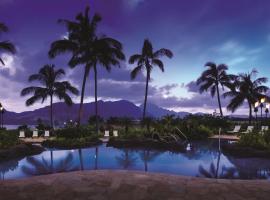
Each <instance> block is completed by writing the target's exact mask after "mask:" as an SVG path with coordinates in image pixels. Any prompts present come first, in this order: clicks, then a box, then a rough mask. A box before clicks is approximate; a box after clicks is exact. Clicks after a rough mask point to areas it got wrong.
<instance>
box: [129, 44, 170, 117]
mask: <svg viewBox="0 0 270 200" xmlns="http://www.w3.org/2000/svg"><path fill="white" fill-rule="evenodd" d="M162 56H166V57H168V58H172V57H173V53H172V52H171V51H170V50H169V49H165V48H162V49H159V50H157V51H155V52H154V51H153V46H152V44H151V42H150V41H149V40H148V39H145V40H144V43H143V48H142V52H141V54H134V55H132V56H131V57H130V58H129V64H134V63H135V62H136V67H135V68H134V69H133V70H132V72H131V79H135V78H136V76H137V75H138V74H139V72H140V71H142V69H143V68H145V69H146V86H145V96H144V106H143V119H144V118H145V114H146V104H147V96H148V84H149V80H150V75H151V72H152V70H153V68H154V66H157V67H159V69H160V70H161V71H162V72H164V64H163V62H162V61H161V60H160V58H161V57H162Z"/></svg>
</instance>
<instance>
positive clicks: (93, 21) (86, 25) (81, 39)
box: [49, 7, 101, 125]
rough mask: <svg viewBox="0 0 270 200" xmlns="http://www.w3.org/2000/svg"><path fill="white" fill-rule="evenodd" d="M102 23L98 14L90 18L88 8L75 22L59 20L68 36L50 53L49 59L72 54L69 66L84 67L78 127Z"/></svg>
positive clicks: (56, 44) (57, 43) (54, 46)
mask: <svg viewBox="0 0 270 200" xmlns="http://www.w3.org/2000/svg"><path fill="white" fill-rule="evenodd" d="M100 21H101V17H100V16H99V15H98V14H94V16H93V17H92V18H90V17H89V7H86V9H85V11H84V13H79V14H78V15H77V16H76V18H75V21H70V20H63V19H61V20H59V23H61V24H64V25H65V26H66V28H67V32H68V35H67V37H65V38H63V39H60V40H57V41H55V42H53V43H52V44H51V48H50V51H49V57H51V58H54V57H56V56H57V55H60V54H63V53H66V52H68V53H72V56H71V58H70V60H69V62H68V64H69V66H70V67H71V68H74V67H76V66H79V65H83V66H84V74H83V82H82V89H81V100H80V108H79V116H78V125H80V122H81V118H82V115H83V101H84V94H85V84H86V79H87V77H88V76H89V72H90V68H91V67H92V66H93V62H92V60H91V56H92V41H93V40H94V38H95V37H96V29H97V25H98V23H99V22H100Z"/></svg>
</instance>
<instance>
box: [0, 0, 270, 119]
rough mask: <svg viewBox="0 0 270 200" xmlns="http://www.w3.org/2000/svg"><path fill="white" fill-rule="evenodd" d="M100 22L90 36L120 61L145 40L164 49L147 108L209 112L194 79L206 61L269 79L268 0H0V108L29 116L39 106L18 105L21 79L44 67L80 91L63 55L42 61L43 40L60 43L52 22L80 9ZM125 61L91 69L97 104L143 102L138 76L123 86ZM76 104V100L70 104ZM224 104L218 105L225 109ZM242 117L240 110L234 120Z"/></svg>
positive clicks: (61, 30) (76, 73)
mask: <svg viewBox="0 0 270 200" xmlns="http://www.w3.org/2000/svg"><path fill="white" fill-rule="evenodd" d="M87 5H89V6H90V12H91V14H93V13H94V12H97V13H99V14H100V15H101V16H102V17H103V21H102V22H101V23H100V25H99V27H98V30H99V33H100V34H106V35H108V36H110V37H114V38H116V39H118V40H119V41H121V42H122V43H123V46H124V51H125V54H126V57H127V58H129V56H130V55H132V54H134V53H139V52H140V51H141V47H142V44H143V40H144V39H145V38H149V39H150V40H151V42H152V43H153V46H154V49H158V48H162V47H164V48H169V49H171V50H172V51H173V53H174V57H173V59H171V60H169V59H167V58H164V59H163V60H164V63H165V73H161V72H160V71H159V70H158V69H155V70H154V73H153V74H152V80H151V83H150V91H149V102H151V103H155V104H157V105H159V106H161V107H165V108H169V109H173V110H176V111H189V112H213V110H214V109H216V108H217V100H216V98H214V99H212V98H211V97H210V95H209V94H202V95H201V94H199V93H198V90H197V86H196V85H195V84H194V82H193V81H194V80H196V79H197V78H198V76H199V75H200V73H201V72H202V70H203V69H204V68H203V66H204V64H205V63H206V61H213V62H216V63H225V64H227V65H228V66H229V72H230V73H240V72H248V71H251V70H252V68H256V69H257V70H258V71H259V76H266V77H269V76H270V68H269V64H268V62H270V60H269V55H270V1H263V0H261V1H254V0H227V1H224V0H204V1H202V0H54V1H37V0H0V13H1V14H0V21H1V22H4V23H5V24H6V25H8V27H9V29H10V32H9V33H7V34H1V35H0V41H2V40H10V41H12V42H13V43H14V44H15V45H16V47H17V49H18V53H17V54H16V55H14V56H13V55H8V54H3V53H1V52H0V54H1V57H3V58H4V60H5V61H6V66H4V67H2V66H1V67H0V85H1V89H0V102H2V103H3V105H4V106H5V107H6V109H8V110H11V111H16V112H20V111H25V110H33V109H35V108H38V107H41V106H45V105H47V102H45V103H44V105H42V104H39V103H37V104H35V105H34V106H31V107H28V108H27V107H26V106H25V99H26V98H22V97H20V91H21V90H22V88H24V87H26V86H28V85H29V83H28V82H27V78H28V76H29V75H30V74H32V73H36V72H37V71H38V69H39V68H41V67H42V66H43V65H44V64H51V63H54V64H56V66H57V67H61V68H64V69H65V70H66V72H67V75H66V77H65V79H68V80H69V81H71V82H72V83H73V84H75V85H76V86H77V87H78V88H79V89H80V88H81V82H82V81H81V79H82V75H83V74H82V69H83V67H80V66H78V67H77V68H76V69H75V70H71V69H69V67H68V66H67V61H68V58H69V56H70V55H68V54H67V55H65V56H59V57H58V58H56V59H53V60H50V59H49V58H48V55H47V53H48V50H49V47H50V44H51V42H53V41H54V40H57V39H59V38H61V37H64V36H65V34H66V29H65V27H64V26H62V25H60V24H58V23H57V20H58V19H70V20H72V19H74V17H75V16H76V15H77V14H78V13H79V12H81V11H83V10H84V9H85V7H86V6H87ZM132 67H134V66H131V65H129V64H128V63H123V64H122V66H121V68H114V69H113V70H112V71H111V73H110V74H109V73H107V72H105V71H104V70H102V69H101V68H99V71H98V73H99V84H98V95H99V99H103V100H119V99H126V100H129V101H132V102H134V103H136V104H137V105H139V104H141V103H142V102H143V95H144V88H145V77H144V75H143V74H142V75H141V76H140V77H138V78H137V79H136V80H135V81H131V80H130V70H131V69H132ZM93 95H94V90H93V73H92V71H91V74H90V80H88V83H87V98H86V102H89V101H93ZM74 100H75V102H79V98H78V97H76V98H74ZM228 101H229V99H222V104H223V106H224V109H225V105H226V104H227V102H228ZM243 112H245V106H243V108H242V109H239V111H238V112H237V114H240V113H243Z"/></svg>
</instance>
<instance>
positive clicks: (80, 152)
mask: <svg viewBox="0 0 270 200" xmlns="http://www.w3.org/2000/svg"><path fill="white" fill-rule="evenodd" d="M78 153H79V159H80V167H81V170H82V171H83V170H84V166H83V157H82V149H78Z"/></svg>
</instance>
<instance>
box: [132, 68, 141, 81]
mask: <svg viewBox="0 0 270 200" xmlns="http://www.w3.org/2000/svg"><path fill="white" fill-rule="evenodd" d="M141 70H142V65H139V66H137V67H135V68H134V69H133V70H132V71H131V73H130V77H131V79H132V80H133V79H135V78H136V76H137V75H138V74H139V72H140V71H141Z"/></svg>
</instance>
